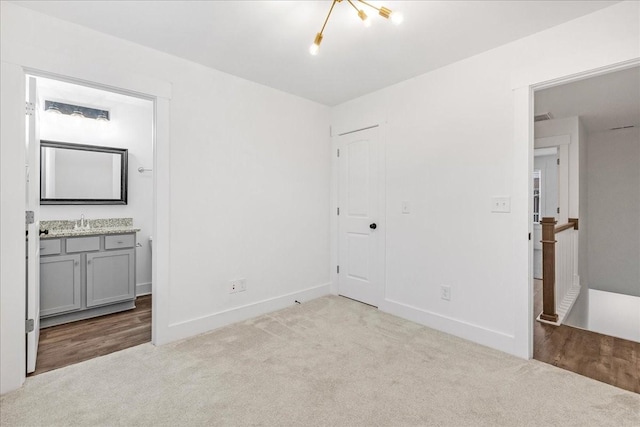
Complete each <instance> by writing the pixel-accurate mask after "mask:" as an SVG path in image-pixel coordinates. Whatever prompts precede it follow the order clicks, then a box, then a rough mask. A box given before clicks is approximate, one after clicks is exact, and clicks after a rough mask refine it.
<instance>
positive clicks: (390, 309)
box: [378, 299, 515, 354]
mask: <svg viewBox="0 0 640 427" xmlns="http://www.w3.org/2000/svg"><path fill="white" fill-rule="evenodd" d="M378 308H379V310H380V311H384V312H385V313H389V314H393V315H394V316H398V317H401V318H403V319H407V320H411V321H412V322H416V323H419V324H421V325H424V326H427V327H429V328H432V329H436V330H438V331H441V332H444V333H447V334H451V335H455V336H457V337H460V338H463V339H465V340H468V341H473V342H475V343H478V344H481V345H485V346H487V347H492V348H495V349H497V350H500V351H504V352H505V353H510V354H514V341H515V340H514V337H513V336H512V335H509V334H505V333H504V332H500V331H494V330H492V329H488V328H484V327H482V326H478V325H475V324H473V323H468V322H462V321H460V320H457V319H453V318H451V317H447V316H443V315H441V314H438V313H434V312H432V311H428V310H423V309H421V308H418V307H414V306H412V305H410V304H404V303H401V302H398V301H392V300H389V299H385V300H384V301H383V303H382V304H380V306H379V307H378Z"/></svg>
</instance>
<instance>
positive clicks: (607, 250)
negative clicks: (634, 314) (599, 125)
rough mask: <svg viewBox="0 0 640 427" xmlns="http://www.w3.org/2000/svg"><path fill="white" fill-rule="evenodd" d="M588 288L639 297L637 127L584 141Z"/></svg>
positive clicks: (593, 134) (639, 146) (639, 136)
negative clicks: (585, 143)
mask: <svg viewBox="0 0 640 427" xmlns="http://www.w3.org/2000/svg"><path fill="white" fill-rule="evenodd" d="M587 159H588V160H587V191H588V209H587V211H588V216H589V227H588V228H587V229H586V230H587V235H588V239H589V242H591V243H592V244H590V245H589V247H588V270H589V272H588V274H589V278H590V280H589V288H591V289H598V290H601V291H608V292H615V293H620V294H626V295H633V296H640V129H638V128H631V129H620V130H615V131H603V132H591V133H589V136H588V142H587Z"/></svg>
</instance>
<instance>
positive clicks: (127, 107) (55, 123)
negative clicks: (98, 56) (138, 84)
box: [39, 79, 153, 292]
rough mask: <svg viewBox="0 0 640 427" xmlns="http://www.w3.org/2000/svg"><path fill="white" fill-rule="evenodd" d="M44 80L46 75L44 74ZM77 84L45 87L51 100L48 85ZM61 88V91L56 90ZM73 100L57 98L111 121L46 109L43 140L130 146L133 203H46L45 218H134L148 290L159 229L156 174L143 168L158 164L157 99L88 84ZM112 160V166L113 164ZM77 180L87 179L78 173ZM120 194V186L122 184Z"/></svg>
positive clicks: (140, 276)
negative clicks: (97, 110) (152, 240)
mask: <svg viewBox="0 0 640 427" xmlns="http://www.w3.org/2000/svg"><path fill="white" fill-rule="evenodd" d="M39 81H42V79H39ZM74 86H75V85H69V84H68V83H58V84H56V83H52V82H51V81H47V83H46V85H45V88H44V89H42V90H40V91H39V95H40V96H41V97H42V102H41V104H42V105H44V100H45V99H51V98H50V97H49V96H48V92H47V90H51V89H50V88H51V87H53V88H56V87H58V88H59V89H58V90H62V89H61V88H66V90H67V91H68V93H70V94H73V93H74ZM52 93H56V92H52ZM71 97H72V98H71V99H59V98H57V97H56V99H55V101H59V102H65V103H68V104H72V105H84V106H89V107H93V106H94V105H95V106H100V107H101V108H106V109H108V110H109V112H110V116H111V120H110V121H109V122H108V123H105V122H99V121H96V120H89V119H76V118H74V117H71V116H65V115H59V114H47V113H43V114H40V116H39V117H40V139H43V140H50V141H57V142H71V143H76V144H87V145H100V146H105V147H114V148H126V149H128V150H129V151H128V160H129V162H128V163H129V167H128V175H129V178H128V182H129V189H128V190H129V191H128V203H127V204H126V205H42V206H41V207H40V219H42V220H53V219H69V220H73V219H79V218H80V216H81V215H84V217H85V218H86V219H96V218H133V223H134V226H136V227H137V228H140V232H139V233H137V241H138V243H140V244H142V247H140V248H138V249H136V284H137V286H138V291H141V292H145V291H146V292H148V291H149V290H150V287H151V248H150V247H149V236H151V235H152V229H153V174H152V173H151V172H145V173H142V174H141V173H139V172H138V167H140V166H142V167H145V168H151V167H152V166H153V103H152V102H151V101H145V100H140V99H132V98H131V97H125V96H123V95H116V94H109V95H105V94H104V92H102V91H98V90H89V89H85V88H83V90H81V91H78V92H77V94H75V95H71ZM110 166H111V165H109V167H110ZM72 179H73V180H74V181H76V182H81V181H83V179H78V177H72ZM118 193H119V189H118Z"/></svg>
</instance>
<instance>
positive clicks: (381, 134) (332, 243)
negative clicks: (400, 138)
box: [329, 120, 387, 308]
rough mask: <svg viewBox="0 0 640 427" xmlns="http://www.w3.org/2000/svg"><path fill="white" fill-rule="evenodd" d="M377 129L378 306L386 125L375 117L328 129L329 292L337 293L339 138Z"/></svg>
mask: <svg viewBox="0 0 640 427" xmlns="http://www.w3.org/2000/svg"><path fill="white" fill-rule="evenodd" d="M375 127H377V128H378V138H379V141H378V148H379V149H378V218H377V220H376V221H377V222H376V223H377V224H378V226H379V227H378V230H377V231H378V232H379V233H378V266H377V267H378V271H377V273H378V280H379V281H380V283H378V285H377V286H378V288H379V292H378V295H379V298H380V300H379V301H378V308H380V307H381V306H383V305H384V301H385V300H386V291H387V287H386V279H387V277H386V265H387V263H386V248H387V246H386V240H387V238H386V235H387V210H386V209H387V208H386V206H387V201H386V194H387V191H386V189H387V180H386V177H387V175H386V170H387V164H386V157H387V156H386V147H387V144H386V141H387V124H386V121H384V120H375V121H371V122H366V124H360V125H354V124H349V125H347V126H344V127H343V128H341V129H340V130H339V131H338V132H334V130H333V128H332V129H331V132H330V136H331V189H330V197H331V203H330V212H329V214H330V218H331V221H330V226H329V230H330V236H331V237H330V240H329V252H330V255H329V263H330V266H329V272H330V277H331V283H330V292H331V294H333V295H338V292H339V279H340V276H339V274H338V272H337V268H336V267H337V266H338V263H339V262H338V261H339V241H340V239H339V234H338V233H339V227H338V215H337V210H338V202H339V194H340V193H339V186H340V180H339V166H338V155H337V153H338V139H339V137H340V136H343V135H346V134H349V133H354V132H358V131H362V130H367V129H371V128H375Z"/></svg>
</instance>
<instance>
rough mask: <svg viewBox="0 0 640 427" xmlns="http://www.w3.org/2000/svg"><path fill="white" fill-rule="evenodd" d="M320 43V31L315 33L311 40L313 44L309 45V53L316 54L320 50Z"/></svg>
mask: <svg viewBox="0 0 640 427" xmlns="http://www.w3.org/2000/svg"><path fill="white" fill-rule="evenodd" d="M320 43H322V33H318V34H316V38H315V39H314V40H313V44H312V45H311V46H310V47H309V53H310V54H311V55H317V54H318V51H319V50H320Z"/></svg>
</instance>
